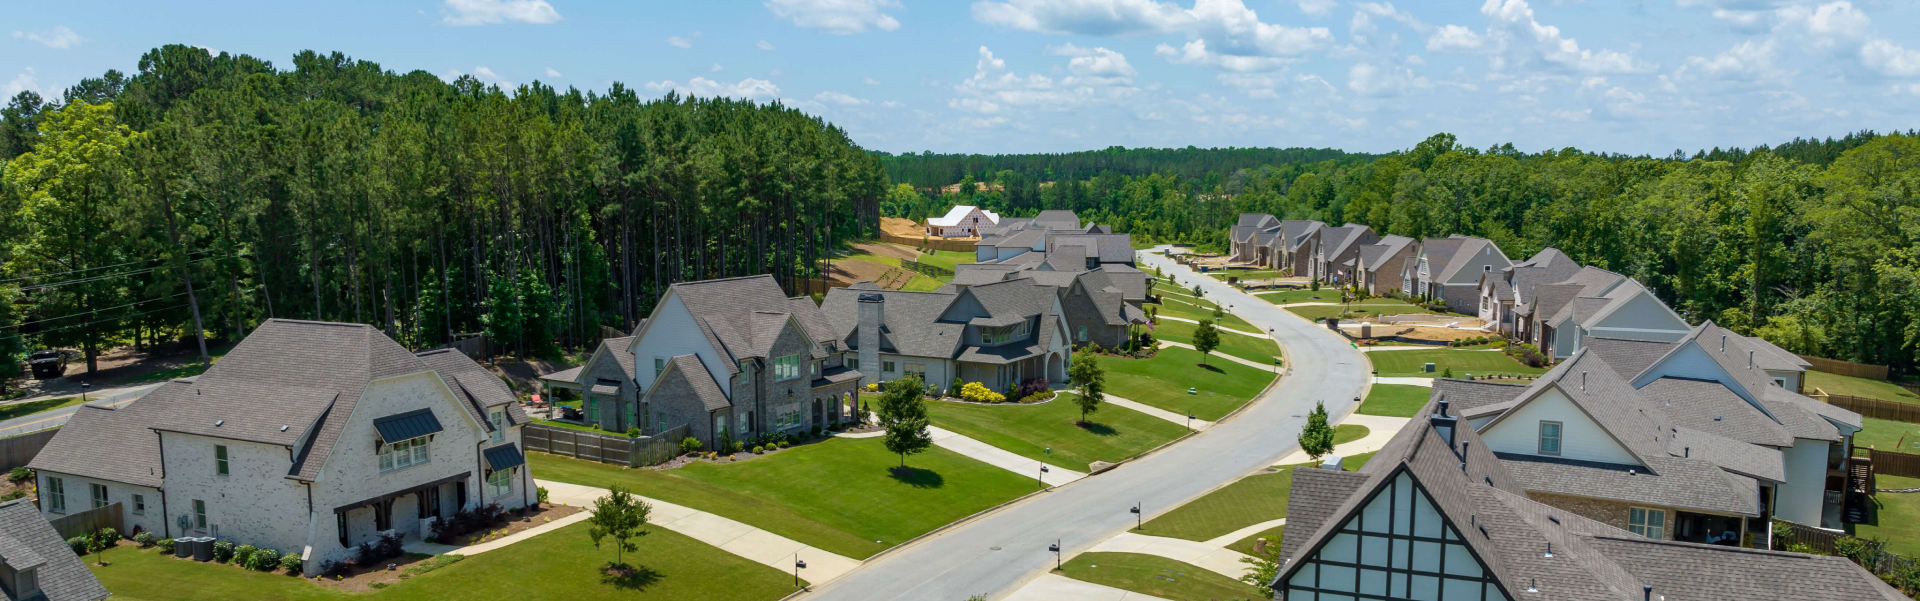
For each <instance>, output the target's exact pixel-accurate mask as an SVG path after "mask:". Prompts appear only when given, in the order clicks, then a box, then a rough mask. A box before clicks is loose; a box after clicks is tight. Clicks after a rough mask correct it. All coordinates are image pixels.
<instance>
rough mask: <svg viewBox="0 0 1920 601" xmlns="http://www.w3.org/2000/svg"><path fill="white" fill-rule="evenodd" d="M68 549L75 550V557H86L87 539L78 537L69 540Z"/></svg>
mask: <svg viewBox="0 0 1920 601" xmlns="http://www.w3.org/2000/svg"><path fill="white" fill-rule="evenodd" d="M67 547H69V548H71V549H73V554H74V555H83V556H84V555H86V554H87V537H84V536H76V537H73V538H69V539H67Z"/></svg>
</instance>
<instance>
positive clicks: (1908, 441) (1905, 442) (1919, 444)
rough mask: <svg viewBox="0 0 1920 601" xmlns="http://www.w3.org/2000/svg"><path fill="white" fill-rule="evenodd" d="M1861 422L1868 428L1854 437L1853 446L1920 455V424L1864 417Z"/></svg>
mask: <svg viewBox="0 0 1920 601" xmlns="http://www.w3.org/2000/svg"><path fill="white" fill-rule="evenodd" d="M1861 420H1862V421H1863V425H1865V426H1866V428H1865V429H1863V430H1861V431H1860V432H1859V433H1858V434H1854V435H1853V446H1856V447H1866V446H1871V447H1873V448H1875V449H1879V450H1882V451H1896V452H1900V453H1920V424H1909V423H1907V422H1900V421H1894V420H1890V419H1879V418H1872V417H1862V418H1861ZM1902 447H1904V448H1902ZM1882 488H1885V487H1882Z"/></svg>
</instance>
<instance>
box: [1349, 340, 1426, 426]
mask: <svg viewBox="0 0 1920 601" xmlns="http://www.w3.org/2000/svg"><path fill="white" fill-rule="evenodd" d="M1395 352H1402V353H1411V352H1415V351H1395ZM1432 396H1433V389H1431V388H1427V387H1424V386H1408V385H1405V384H1374V385H1373V390H1371V391H1369V392H1367V400H1366V402H1363V403H1360V408H1359V409H1357V410H1355V413H1362V414H1366V415H1384V416H1387V417H1413V415H1414V414H1415V413H1419V412H1420V408H1421V407H1424V406H1426V404H1427V399H1429V398H1431V397H1432Z"/></svg>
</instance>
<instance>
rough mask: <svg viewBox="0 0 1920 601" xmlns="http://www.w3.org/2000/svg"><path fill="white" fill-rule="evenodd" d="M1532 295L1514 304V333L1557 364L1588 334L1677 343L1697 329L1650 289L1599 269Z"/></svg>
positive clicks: (1540, 287)
mask: <svg viewBox="0 0 1920 601" xmlns="http://www.w3.org/2000/svg"><path fill="white" fill-rule="evenodd" d="M1569 262H1570V261H1569ZM1530 292H1531V293H1530V294H1526V295H1523V296H1517V298H1516V301H1515V303H1514V307H1513V320H1514V323H1515V332H1514V334H1515V336H1516V337H1517V338H1519V339H1520V340H1524V341H1526V342H1528V343H1529V344H1532V345H1534V346H1535V347H1538V348H1539V349H1540V353H1541V354H1543V355H1546V356H1548V357H1550V358H1553V359H1556V360H1557V359H1565V358H1567V357H1571V356H1573V353H1574V352H1575V351H1578V350H1579V349H1580V348H1581V345H1582V344H1584V343H1585V341H1586V339H1587V337H1589V336H1601V337H1607V338H1625V339H1630V340H1651V341H1656V342H1672V341H1675V340H1679V339H1680V338H1681V337H1683V336H1686V335H1687V332H1688V331H1690V330H1692V329H1693V327H1692V326H1689V325H1687V321H1686V320H1685V319H1683V318H1681V317H1680V315H1679V314H1678V313H1674V312H1673V310H1672V309H1669V308H1667V305H1666V303H1664V302H1661V301H1660V299H1659V298H1658V297H1655V296H1654V295H1653V291H1652V290H1648V289H1647V287H1646V286H1642V285H1640V283H1639V282H1637V281H1634V280H1633V279H1632V278H1629V277H1627V276H1623V275H1620V274H1617V273H1614V272H1611V271H1607V270H1605V269H1600V268H1598V267H1582V268H1579V270H1578V271H1575V272H1574V273H1573V275H1571V276H1568V277H1567V278H1566V279H1565V280H1561V281H1558V282H1554V283H1550V284H1537V285H1534V286H1531V291H1530ZM1483 300H1491V299H1484V297H1483ZM1523 300H1524V302H1523Z"/></svg>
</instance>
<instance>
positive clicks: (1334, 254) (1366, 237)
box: [1307, 223, 1380, 282]
mask: <svg viewBox="0 0 1920 601" xmlns="http://www.w3.org/2000/svg"><path fill="white" fill-rule="evenodd" d="M1378 241H1380V235H1379V234H1376V233H1374V232H1373V228H1370V227H1367V226H1364V225H1356V224H1352V223H1349V224H1346V225H1343V226H1340V227H1329V228H1321V229H1320V234H1319V236H1318V240H1317V241H1316V242H1315V243H1314V245H1313V265H1312V268H1310V269H1308V270H1307V277H1309V278H1312V279H1316V280H1320V281H1322V282H1351V281H1353V270H1354V266H1353V259H1354V257H1355V256H1357V255H1359V254H1360V247H1361V246H1365V245H1368V244H1373V243H1374V242H1378Z"/></svg>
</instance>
